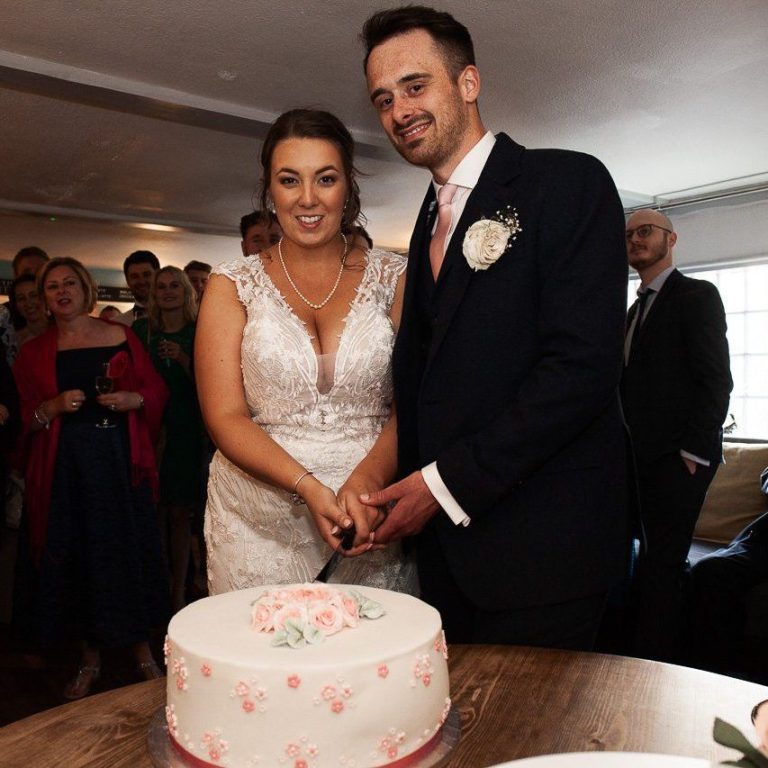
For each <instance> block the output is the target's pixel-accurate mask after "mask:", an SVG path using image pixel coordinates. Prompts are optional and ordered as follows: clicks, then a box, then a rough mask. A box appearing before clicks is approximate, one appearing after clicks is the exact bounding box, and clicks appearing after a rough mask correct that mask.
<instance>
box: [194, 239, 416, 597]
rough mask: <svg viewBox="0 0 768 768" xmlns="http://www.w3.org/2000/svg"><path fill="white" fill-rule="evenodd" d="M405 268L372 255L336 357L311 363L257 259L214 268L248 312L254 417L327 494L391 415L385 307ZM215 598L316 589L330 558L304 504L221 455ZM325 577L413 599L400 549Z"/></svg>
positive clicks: (210, 531) (214, 531)
mask: <svg viewBox="0 0 768 768" xmlns="http://www.w3.org/2000/svg"><path fill="white" fill-rule="evenodd" d="M405 265H406V260H405V258H404V257H402V256H399V255H397V254H394V253H389V252H387V251H381V250H376V249H374V250H371V251H369V252H368V256H367V261H366V265H365V267H364V270H363V275H362V279H361V281H360V284H359V286H358V288H357V293H356V295H355V297H354V299H353V300H352V302H351V304H350V309H349V313H348V315H347V317H346V320H345V325H344V328H343V330H342V333H341V336H340V338H339V346H338V350H337V352H336V353H334V354H324V355H317V354H316V352H315V350H314V348H313V347H312V343H311V342H312V340H311V337H310V335H309V332H308V330H307V328H306V326H305V325H304V323H303V322H302V321H301V320H300V319H299V317H298V316H297V315H296V314H295V313H294V312H293V310H292V309H291V307H290V305H289V304H288V303H287V302H286V300H285V298H284V297H283V296H282V295H281V294H280V292H279V291H278V290H277V288H276V287H275V285H274V283H273V282H272V280H271V279H270V277H269V275H268V274H267V272H266V271H265V269H264V265H263V262H262V260H261V258H260V257H259V256H249V257H241V258H239V259H237V260H234V261H230V262H227V263H224V264H221V265H219V266H217V267H216V268H215V269H214V270H213V271H214V273H217V274H221V275H224V276H225V277H227V278H228V279H230V280H232V281H233V282H234V283H235V286H236V288H237V295H238V298H239V300H240V301H241V302H242V304H243V306H244V308H245V310H246V323H245V328H244V329H243V341H242V346H241V361H242V370H243V383H244V388H245V397H246V402H247V404H248V408H249V410H250V412H251V417H252V419H253V421H255V422H256V423H257V424H259V426H260V427H261V428H262V429H264V430H265V431H266V432H267V433H268V434H269V435H270V437H272V439H273V440H275V442H277V443H278V444H279V445H281V446H282V447H283V448H284V449H285V450H286V451H287V452H288V453H289V454H291V455H292V456H293V457H294V458H296V459H297V460H298V461H299V462H300V463H301V464H302V465H304V466H305V467H307V468H308V469H310V470H312V471H313V472H314V474H315V476H316V477H317V478H318V479H319V480H320V481H321V482H323V483H325V484H326V485H327V486H328V487H330V488H332V489H333V490H334V491H336V490H338V488H339V487H340V486H341V485H342V484H343V483H344V481H345V480H346V479H347V478H348V477H349V475H350V473H351V472H352V470H353V469H354V468H355V466H357V464H358V463H359V462H360V460H361V459H362V458H363V457H364V456H365V455H366V454H367V453H368V451H369V450H370V448H371V446H372V445H373V443H374V442H375V440H376V438H377V437H378V435H379V433H380V432H381V429H382V427H383V425H384V423H385V422H386V420H387V418H388V416H389V410H390V404H391V402H392V369H391V357H392V346H393V344H394V335H395V334H394V329H393V327H392V323H391V321H390V319H389V315H388V313H389V310H390V307H391V305H392V301H393V299H394V293H395V288H396V285H397V280H398V277H399V276H400V275H401V274H402V273H403V272H404V270H405ZM205 539H206V544H207V548H208V582H209V592H210V594H218V593H221V592H228V591H230V590H235V589H245V588H247V587H254V586H258V585H261V584H291V583H298V584H301V583H304V582H308V581H312V580H313V579H314V578H315V577H316V576H317V574H318V573H319V572H320V571H321V570H322V568H323V566H324V565H325V563H326V562H327V561H328V559H329V558H330V557H331V555H332V554H333V552H332V550H331V549H330V548H329V547H328V546H327V545H326V544H325V542H324V541H323V540H322V539H321V538H320V535H319V534H318V532H317V529H316V528H315V525H314V522H313V520H312V516H311V515H310V513H309V511H308V510H307V508H306V507H305V506H303V505H302V506H294V505H293V504H292V502H291V497H290V494H289V493H287V492H286V491H283V490H281V489H278V488H275V487H274V486H271V485H267V484H265V483H262V482H260V481H259V480H256V479H255V478H253V477H252V476H251V475H249V474H247V473H246V472H244V471H242V470H241V469H239V468H238V467H236V466H235V465H234V464H232V463H231V462H230V461H229V460H228V459H227V458H226V457H224V456H223V455H222V454H221V452H220V451H217V452H216V454H215V455H214V458H213V461H212V462H211V468H210V478H209V482H208V504H207V507H206V514H205ZM331 581H333V582H336V583H345V584H364V585H367V586H371V587H380V588H383V589H393V590H398V591H401V592H415V591H416V589H417V587H416V584H417V579H416V573H415V567H414V566H413V563H412V562H410V561H408V560H407V559H404V558H403V557H402V555H401V549H400V546H399V544H395V545H392V546H390V547H387V548H386V549H384V550H379V551H375V552H369V553H367V554H365V555H362V556H360V557H356V558H349V559H344V560H342V561H341V563H340V565H339V566H338V568H337V569H336V570H335V572H334V573H333V577H332V579H331Z"/></svg>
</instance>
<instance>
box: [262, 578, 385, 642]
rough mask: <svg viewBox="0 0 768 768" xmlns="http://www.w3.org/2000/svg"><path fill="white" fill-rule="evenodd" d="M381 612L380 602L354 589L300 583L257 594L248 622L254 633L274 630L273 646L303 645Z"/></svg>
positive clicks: (375, 616) (318, 640)
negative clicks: (345, 589) (346, 590)
mask: <svg viewBox="0 0 768 768" xmlns="http://www.w3.org/2000/svg"><path fill="white" fill-rule="evenodd" d="M383 615H384V608H383V607H382V606H381V604H380V603H377V602H375V601H374V600H370V599H369V598H367V597H366V596H365V595H363V594H361V593H360V592H357V591H355V590H350V591H349V592H345V591H343V590H341V589H337V588H336V587H328V586H325V585H318V584H302V585H300V586H296V587H285V588H284V589H274V590H270V591H268V592H264V593H262V594H261V595H259V597H258V598H257V599H256V600H255V601H254V602H253V603H252V611H251V624H252V626H253V628H254V629H255V630H256V631H257V632H274V638H273V639H272V645H287V646H289V647H291V648H303V647H304V646H305V645H316V644H317V643H322V642H323V641H324V640H325V638H326V637H328V636H329V635H335V634H336V633H337V632H341V630H342V629H344V628H345V627H356V626H357V624H358V622H359V621H360V619H378V618H379V617H380V616H383Z"/></svg>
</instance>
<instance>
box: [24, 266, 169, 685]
mask: <svg viewBox="0 0 768 768" xmlns="http://www.w3.org/2000/svg"><path fill="white" fill-rule="evenodd" d="M38 292H39V293H40V295H41V296H43V297H44V300H45V304H46V306H47V308H48V310H49V312H50V313H51V315H52V316H53V320H54V322H53V324H52V325H51V327H50V328H49V329H48V330H47V331H45V333H43V334H42V335H41V336H38V337H37V338H34V339H32V340H31V341H29V342H27V343H26V344H25V345H24V346H23V347H22V348H21V350H20V352H19V357H18V360H17V361H16V365H15V366H14V369H13V372H14V376H15V378H16V383H17V385H18V389H19V394H20V398H21V414H22V417H21V418H22V430H23V432H22V436H21V441H20V451H21V455H22V460H23V463H24V465H25V467H26V476H25V479H26V509H27V515H26V529H25V530H24V532H23V533H24V536H23V540H24V541H25V543H26V545H27V546H29V551H30V553H31V562H32V563H33V565H34V572H33V573H32V574H29V575H28V576H31V578H32V581H33V582H34V592H33V596H32V598H31V605H30V607H29V611H28V614H29V615H28V617H27V618H28V622H29V623H28V626H27V629H28V631H29V632H30V637H31V640H32V641H33V642H34V643H36V644H37V645H39V646H41V647H43V648H45V647H52V646H54V645H55V644H57V643H58V642H59V641H60V639H61V638H62V636H63V635H64V633H65V630H67V629H69V630H74V631H75V632H77V634H78V635H79V636H80V637H81V638H82V639H83V649H82V658H81V662H80V667H79V669H78V671H77V674H76V675H75V677H74V678H73V679H72V680H71V681H70V682H69V683H68V684H67V686H66V688H65V691H64V695H65V696H66V697H67V698H70V699H77V698H81V697H83V696H85V695H87V694H88V693H89V692H90V690H91V688H92V686H93V684H94V683H95V682H96V680H97V678H98V677H99V674H100V671H101V656H100V650H101V648H105V647H123V646H130V647H131V648H132V652H133V656H134V659H135V661H136V664H137V668H138V671H139V673H140V674H141V676H142V677H143V678H146V679H149V678H152V677H158V676H160V671H159V669H158V667H157V665H156V663H155V661H154V659H153V658H152V654H151V652H150V649H149V644H148V640H149V632H150V629H151V628H152V627H157V626H159V625H161V624H162V623H163V621H164V620H165V619H166V617H167V612H166V608H167V589H166V582H165V566H164V560H163V556H162V549H161V546H160V535H159V531H158V528H157V515H156V512H155V506H154V501H153V495H154V493H155V492H156V490H157V471H156V467H155V457H154V452H153V450H152V441H153V439H154V437H155V436H156V434H157V430H158V428H159V425H160V419H161V415H162V410H163V406H164V404H165V400H166V398H167V392H166V388H165V385H164V384H163V381H162V379H161V378H160V377H159V376H158V375H157V374H156V372H155V370H154V368H153V367H152V363H151V361H150V360H149V358H148V357H147V355H146V353H145V352H144V349H143V347H142V346H141V344H140V343H139V341H138V339H137V338H136V337H135V336H134V335H133V333H131V331H130V330H129V329H127V328H125V327H124V326H122V325H120V324H112V323H106V322H104V321H102V320H99V319H97V318H93V317H90V316H89V312H90V311H91V310H92V309H93V307H94V304H95V301H96V286H95V284H94V282H93V278H92V277H91V275H90V274H89V273H88V271H87V270H86V269H85V267H83V265H82V264H81V263H80V262H79V261H77V260H76V259H72V258H57V259H53V260H52V261H49V262H47V263H46V264H45V265H44V266H43V268H42V269H41V271H40V274H39V275H38ZM107 384H111V386H106V385H107ZM110 390H111V391H110ZM99 392H101V394H98V393H99Z"/></svg>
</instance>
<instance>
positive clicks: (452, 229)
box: [361, 6, 628, 648]
mask: <svg viewBox="0 0 768 768" xmlns="http://www.w3.org/2000/svg"><path fill="white" fill-rule="evenodd" d="M363 39H364V42H365V45H366V60H365V71H366V76H367V81H368V91H369V95H370V98H371V101H372V103H373V105H374V107H375V108H376V110H377V111H378V114H379V118H380V120H381V123H382V125H383V127H384V130H385V131H386V133H387V135H388V136H389V139H390V141H391V142H392V144H393V145H394V146H395V148H396V149H397V151H398V152H399V153H400V154H401V155H402V156H403V157H404V158H405V159H406V160H407V161H408V162H409V163H412V164H414V165H418V166H421V167H424V168H427V169H428V170H429V171H430V173H431V174H432V183H431V184H430V186H429V189H428V191H427V195H426V197H425V199H424V203H423V204H422V207H421V210H420V212H419V215H418V219H417V222H416V228H415V230H414V232H413V236H412V238H411V244H410V258H409V263H408V271H407V282H406V292H405V304H404V309H403V319H402V323H401V327H400V332H399V335H398V338H397V342H396V345H395V350H394V358H393V368H394V382H395V400H396V404H397V416H398V434H399V446H398V458H399V472H400V475H401V477H403V479H402V480H401V481H399V482H397V483H395V484H394V485H391V486H389V487H388V488H385V489H384V490H382V491H380V492H377V493H371V494H369V495H366V496H363V497H361V499H362V500H363V501H364V502H367V503H369V504H372V505H376V506H383V505H389V506H390V507H391V509H390V512H389V515H388V517H387V519H386V520H385V521H384V522H383V523H382V525H381V526H380V527H379V528H378V530H377V531H376V542H377V543H383V542H388V541H391V540H394V539H399V538H402V537H404V536H413V535H416V534H419V537H418V544H417V546H418V550H417V552H418V563H419V576H420V579H421V586H422V596H423V597H424V599H425V600H427V601H428V602H430V603H432V604H433V605H434V606H436V607H437V608H438V609H439V610H440V612H441V614H442V616H443V623H444V626H445V627H446V632H447V634H448V638H449V640H450V641H451V642H480V643H514V644H528V645H547V646H554V647H563V648H589V647H590V646H591V645H592V643H593V640H594V636H595V633H596V631H597V627H598V625H599V622H600V618H601V615H602V612H603V609H604V606H605V600H606V596H607V594H608V592H609V590H610V589H611V587H612V586H613V585H614V584H615V583H616V582H617V580H618V579H620V578H621V575H622V570H623V567H624V562H625V559H626V557H625V556H626V553H627V552H628V544H627V537H628V533H627V517H626V504H625V444H624V436H623V429H622V420H621V415H620V407H619V400H618V395H617V386H618V382H619V376H620V372H621V360H622V357H621V356H622V344H623V333H624V315H625V309H626V283H627V267H626V256H625V247H624V218H623V214H622V208H621V204H620V201H619V198H618V195H617V193H616V189H615V187H614V184H613V181H612V180H611V177H610V176H609V175H608V173H607V171H606V170H605V168H604V167H603V166H602V165H601V164H600V163H599V162H598V161H597V160H595V159H594V158H592V157H590V156H588V155H583V154H577V153H574V152H565V151H560V150H528V149H525V148H524V147H522V146H520V145H519V144H516V143H515V142H514V141H512V140H511V139H510V138H509V137H508V136H506V135H505V134H503V133H500V134H498V135H497V136H494V135H493V134H492V133H489V132H486V129H485V128H484V126H483V123H482V121H481V119H480V113H479V111H478V105H477V100H478V95H479V93H480V76H479V73H478V70H477V68H476V66H475V60H474V51H473V47H472V40H471V38H470V36H469V32H468V31H467V30H466V28H465V27H464V26H463V25H461V24H460V23H458V22H457V21H456V20H455V19H454V18H453V17H452V16H450V15H449V14H447V13H442V12H438V11H435V10H432V9H431V8H424V7H420V6H408V7H404V8H395V9H390V10H385V11H381V12H379V13H377V14H375V15H374V16H372V17H371V18H370V19H368V21H367V22H366V24H365V27H364V30H363ZM494 234H495V235H496V239H495V240H493V239H492V238H491V237H490V236H489V235H494Z"/></svg>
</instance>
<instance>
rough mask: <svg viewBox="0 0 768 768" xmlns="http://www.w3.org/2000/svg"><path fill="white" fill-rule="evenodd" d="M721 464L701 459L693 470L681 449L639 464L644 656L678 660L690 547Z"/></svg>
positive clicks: (640, 651)
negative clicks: (643, 535)
mask: <svg viewBox="0 0 768 768" xmlns="http://www.w3.org/2000/svg"><path fill="white" fill-rule="evenodd" d="M717 467H718V464H717V463H715V462H712V464H711V465H710V466H708V467H707V466H704V465H702V464H697V466H696V472H695V473H694V474H693V475H692V474H691V473H690V472H689V471H688V468H687V467H686V466H685V463H684V462H683V459H682V457H681V456H680V454H679V453H672V454H668V455H666V456H662V457H661V458H659V459H657V460H656V461H653V462H649V463H640V462H639V463H638V485H639V489H640V509H641V515H642V520H643V527H644V530H645V538H646V545H647V547H646V551H645V552H641V554H640V559H639V561H638V567H637V579H636V583H635V610H636V634H635V649H634V650H635V652H636V653H637V655H639V656H642V657H644V658H648V659H657V660H660V661H674V660H675V659H676V658H677V656H678V653H679V646H680V641H681V636H682V629H683V588H684V584H685V579H686V576H687V570H688V550H689V549H690V546H691V539H692V537H693V529H694V527H695V525H696V519H697V518H698V516H699V512H700V510H701V505H702V504H703V503H704V498H705V496H706V494H707V488H708V487H709V484H710V483H711V482H712V478H713V477H714V476H715V472H716V471H717Z"/></svg>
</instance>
